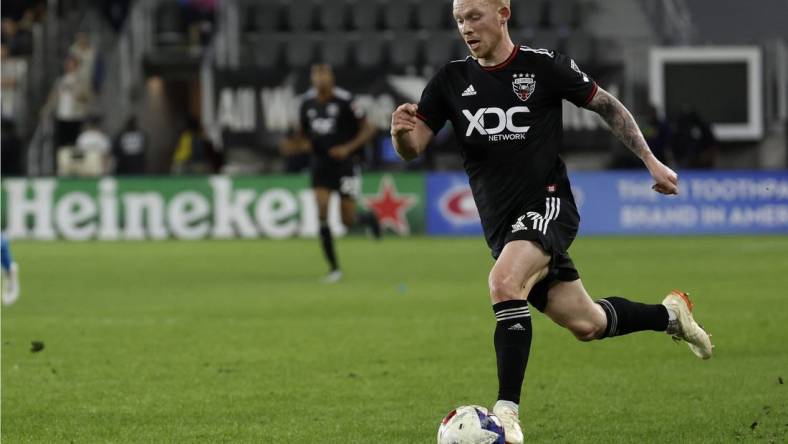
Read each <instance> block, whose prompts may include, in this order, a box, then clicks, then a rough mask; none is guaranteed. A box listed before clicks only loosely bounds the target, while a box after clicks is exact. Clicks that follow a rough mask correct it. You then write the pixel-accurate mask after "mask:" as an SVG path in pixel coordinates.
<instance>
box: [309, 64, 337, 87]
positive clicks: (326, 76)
mask: <svg viewBox="0 0 788 444" xmlns="http://www.w3.org/2000/svg"><path fill="white" fill-rule="evenodd" d="M312 86H313V87H314V88H315V89H316V90H318V91H327V90H330V89H331V88H333V87H334V72H333V71H332V70H331V67H330V66H328V65H323V64H320V65H313V66H312Z"/></svg>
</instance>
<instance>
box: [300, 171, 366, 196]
mask: <svg viewBox="0 0 788 444" xmlns="http://www.w3.org/2000/svg"><path fill="white" fill-rule="evenodd" d="M317 187H322V188H328V189H330V190H334V191H337V192H339V195H340V196H342V197H349V198H357V197H358V196H359V195H360V194H361V175H360V174H359V170H358V167H356V166H355V165H354V164H353V163H352V162H345V163H320V162H318V163H315V164H314V165H313V166H312V188H317Z"/></svg>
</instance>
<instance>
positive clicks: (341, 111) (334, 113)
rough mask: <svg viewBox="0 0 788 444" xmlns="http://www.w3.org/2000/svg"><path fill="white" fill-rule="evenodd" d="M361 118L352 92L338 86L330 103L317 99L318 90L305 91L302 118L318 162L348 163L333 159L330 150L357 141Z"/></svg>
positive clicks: (300, 117)
mask: <svg viewBox="0 0 788 444" xmlns="http://www.w3.org/2000/svg"><path fill="white" fill-rule="evenodd" d="M361 117H362V116H361V114H360V113H358V112H356V111H355V110H354V107H353V102H352V96H351V94H350V93H349V92H347V91H345V90H343V89H340V88H334V91H333V94H332V97H331V99H330V100H328V101H326V102H320V101H319V100H317V94H316V92H315V90H314V89H312V90H309V91H308V92H306V94H304V100H303V101H302V102H301V108H300V110H299V121H300V123H301V128H302V130H303V131H304V134H305V135H306V136H307V137H308V138H309V140H310V141H311V142H312V152H313V153H314V156H315V160H316V161H317V163H320V164H332V163H337V164H341V163H344V162H342V161H336V160H334V159H333V158H331V157H330V156H329V155H328V150H329V149H331V147H334V146H336V145H341V144H344V143H347V142H350V141H351V140H353V138H355V137H356V134H358V130H359V123H360V119H361ZM347 161H350V159H348V160H347Z"/></svg>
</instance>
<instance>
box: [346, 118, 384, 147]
mask: <svg viewBox="0 0 788 444" xmlns="http://www.w3.org/2000/svg"><path fill="white" fill-rule="evenodd" d="M376 132H377V130H376V129H375V127H374V126H372V125H371V124H370V123H369V122H368V121H366V120H364V123H362V124H361V128H360V129H359V131H358V134H356V137H354V138H353V140H351V141H350V142H348V144H347V145H348V148H349V149H350V152H351V153H352V152H355V151H356V150H358V149H359V148H361V147H362V146H364V145H365V144H366V143H367V142H369V141H370V140H372V138H373V137H375V133H376Z"/></svg>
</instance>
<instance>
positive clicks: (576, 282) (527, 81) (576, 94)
mask: <svg viewBox="0 0 788 444" xmlns="http://www.w3.org/2000/svg"><path fill="white" fill-rule="evenodd" d="M453 15H454V19H455V20H456V23H457V27H458V29H459V31H460V34H461V37H462V38H463V40H464V41H465V43H466V45H467V47H468V50H469V51H470V54H471V55H470V56H469V57H466V58H465V59H464V60H456V61H452V62H449V63H447V64H446V65H444V66H443V67H442V68H441V69H440V70H438V71H437V72H436V74H435V75H434V77H433V78H432V79H431V80H430V81H429V83H428V84H427V86H426V87H425V89H424V91H423V93H422V96H421V100H420V102H419V103H418V104H411V103H406V104H403V105H401V106H399V107H398V108H397V109H396V111H395V112H394V113H393V115H392V118H391V137H392V141H393V143H394V147H395V149H396V151H397V153H398V154H399V155H400V156H401V157H402V158H403V159H406V160H410V159H413V158H415V157H417V156H418V155H420V154H421V153H422V152H423V151H424V150H425V148H426V147H427V145H428V143H429V142H430V140H431V139H432V138H433V136H434V135H435V134H436V133H437V132H438V130H440V129H441V127H442V126H443V125H444V123H445V122H446V121H447V120H449V121H451V122H452V124H453V127H454V131H455V133H456V136H457V139H458V141H459V145H460V152H461V154H462V157H463V160H464V167H465V170H466V172H467V174H468V177H469V181H470V186H471V189H472V191H473V196H474V200H475V202H476V206H477V207H478V210H479V215H480V217H481V221H482V227H483V229H484V234H485V238H486V240H487V243H488V245H489V247H490V249H491V250H492V255H493V257H494V258H495V259H496V261H495V264H494V265H493V267H492V270H491V271H490V275H489V281H488V284H489V290H490V298H491V302H492V308H493V311H494V313H495V317H496V321H497V323H496V327H495V333H494V336H493V339H494V341H493V342H494V345H495V353H496V358H497V367H498V382H499V391H498V401H497V402H496V404H495V406H494V408H493V412H494V413H495V414H496V415H497V416H498V417H500V419H501V421H502V423H503V425H504V430H505V432H506V442H507V443H511V444H514V443H521V442H522V441H523V434H522V430H521V427H520V422H519V401H520V392H521V389H522V384H523V379H524V376H525V368H526V365H527V363H528V354H529V351H530V346H531V335H532V329H531V314H530V312H529V309H528V303H529V302H530V303H531V305H533V306H534V307H535V308H537V309H538V310H539V311H541V312H543V313H544V314H546V315H547V316H548V317H549V318H550V319H552V320H553V321H554V322H556V323H557V324H558V325H560V326H562V327H565V328H567V329H569V330H570V331H571V332H572V333H573V334H574V335H575V337H576V338H577V339H579V340H581V341H591V340H594V339H603V338H609V337H613V336H620V335H625V334H629V333H633V332H637V331H644V330H655V331H665V332H667V333H668V334H669V335H670V336H673V337H674V338H677V339H681V340H684V341H686V342H687V343H688V344H689V346H690V349H691V350H692V351H693V352H694V353H695V354H696V355H697V356H699V357H701V358H704V359H706V358H709V357H711V354H712V345H711V341H710V339H709V335H708V334H707V333H706V332H705V331H704V330H703V329H702V328H701V327H700V326H699V325H698V324H697V323H696V322H695V321H694V319H693V317H692V313H691V311H692V303H691V302H690V300H689V298H688V297H687V295H686V294H685V293H682V292H680V291H674V292H671V293H670V294H669V295H668V296H667V297H665V299H664V300H663V301H662V303H661V304H643V303H638V302H633V301H630V300H628V299H624V298H621V297H607V298H604V299H598V300H596V301H594V300H593V299H592V298H591V297H590V296H589V295H588V293H587V292H586V290H585V288H584V287H583V284H582V282H581V280H580V276H579V274H578V272H577V270H576V268H575V266H574V264H573V263H572V260H571V258H570V257H569V254H568V253H567V250H568V248H569V246H570V245H571V243H572V241H573V240H574V238H575V235H576V234H577V230H578V224H579V215H578V212H577V208H576V206H575V203H574V198H573V197H572V191H571V189H570V185H569V180H568V178H567V173H566V167H565V165H564V163H563V161H562V160H561V158H560V157H559V156H558V149H559V147H560V145H561V134H562V122H561V101H562V100H568V101H570V102H572V103H573V104H575V105H576V106H580V107H585V108H587V109H590V110H593V111H595V112H596V113H598V114H599V115H600V116H602V118H604V120H605V121H606V122H607V123H608V125H609V126H610V129H611V131H612V132H613V133H614V134H615V135H616V137H617V138H618V139H619V140H620V141H621V142H622V143H623V144H624V145H626V146H627V147H628V148H629V149H630V150H631V151H632V152H633V153H634V154H635V155H637V156H638V157H639V158H640V159H641V160H642V161H643V163H644V164H645V166H646V168H647V169H648V171H649V172H650V173H651V176H652V178H653V180H654V186H653V189H654V190H655V191H656V192H658V193H662V194H676V193H678V191H679V188H678V178H677V175H676V173H675V172H673V171H672V170H671V169H670V168H668V167H667V166H665V165H664V164H662V163H661V162H660V161H659V160H657V158H656V157H654V155H653V154H652V153H651V151H650V150H649V147H648V145H647V144H646V142H645V140H644V139H643V136H642V134H641V132H640V130H639V129H638V126H637V125H636V124H635V121H634V119H633V118H632V116H631V115H630V113H629V111H627V109H626V108H625V107H624V106H623V105H622V104H621V103H620V102H619V101H618V100H617V99H616V98H615V97H613V96H611V95H610V94H609V93H607V92H606V91H605V90H604V89H602V88H600V87H599V86H598V85H597V84H596V83H595V82H594V81H593V80H592V79H591V78H590V77H589V76H588V75H587V74H585V73H584V72H583V71H581V69H580V68H579V67H578V66H577V65H576V64H575V62H574V61H573V60H572V59H571V58H569V57H567V56H565V55H563V54H559V53H557V52H554V51H551V50H546V49H534V48H530V47H528V46H519V45H515V44H514V43H512V40H511V38H510V37H509V32H508V28H507V21H508V20H509V18H510V17H511V9H510V1H509V0H454V5H453Z"/></svg>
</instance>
